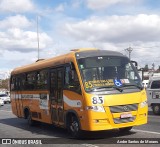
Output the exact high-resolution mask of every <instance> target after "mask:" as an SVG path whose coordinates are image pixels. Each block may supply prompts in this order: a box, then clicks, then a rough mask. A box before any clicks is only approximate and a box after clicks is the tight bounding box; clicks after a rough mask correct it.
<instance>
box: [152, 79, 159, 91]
mask: <svg viewBox="0 0 160 147" xmlns="http://www.w3.org/2000/svg"><path fill="white" fill-rule="evenodd" d="M151 89H160V80H158V81H153V82H152V84H151Z"/></svg>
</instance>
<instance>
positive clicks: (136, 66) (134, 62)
mask: <svg viewBox="0 0 160 147" xmlns="http://www.w3.org/2000/svg"><path fill="white" fill-rule="evenodd" d="M131 62H132V64H133V65H134V66H135V68H136V69H138V63H137V62H136V61H131Z"/></svg>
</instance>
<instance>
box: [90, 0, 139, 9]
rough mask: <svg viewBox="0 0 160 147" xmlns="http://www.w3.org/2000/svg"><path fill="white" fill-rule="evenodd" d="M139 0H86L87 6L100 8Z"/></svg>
mask: <svg viewBox="0 0 160 147" xmlns="http://www.w3.org/2000/svg"><path fill="white" fill-rule="evenodd" d="M137 1H140V0H87V6H88V8H90V9H92V10H101V9H105V8H107V7H109V6H112V5H116V4H133V3H136V2H137Z"/></svg>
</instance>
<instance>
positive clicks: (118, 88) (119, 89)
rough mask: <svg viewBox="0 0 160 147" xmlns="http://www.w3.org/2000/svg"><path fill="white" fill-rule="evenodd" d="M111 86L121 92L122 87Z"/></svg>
mask: <svg viewBox="0 0 160 147" xmlns="http://www.w3.org/2000/svg"><path fill="white" fill-rule="evenodd" d="M112 88H114V89H116V90H118V91H120V92H123V89H122V88H121V87H118V86H115V85H114V86H112Z"/></svg>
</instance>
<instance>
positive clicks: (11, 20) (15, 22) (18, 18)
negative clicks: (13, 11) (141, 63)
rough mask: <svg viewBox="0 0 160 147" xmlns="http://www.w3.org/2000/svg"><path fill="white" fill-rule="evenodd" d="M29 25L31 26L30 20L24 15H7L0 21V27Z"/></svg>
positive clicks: (24, 26)
mask: <svg viewBox="0 0 160 147" xmlns="http://www.w3.org/2000/svg"><path fill="white" fill-rule="evenodd" d="M30 26H32V22H30V21H29V20H28V19H27V18H26V17H25V16H22V15H15V16H9V17H7V18H5V19H4V20H2V21H0V29H6V28H27V27H30Z"/></svg>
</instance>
